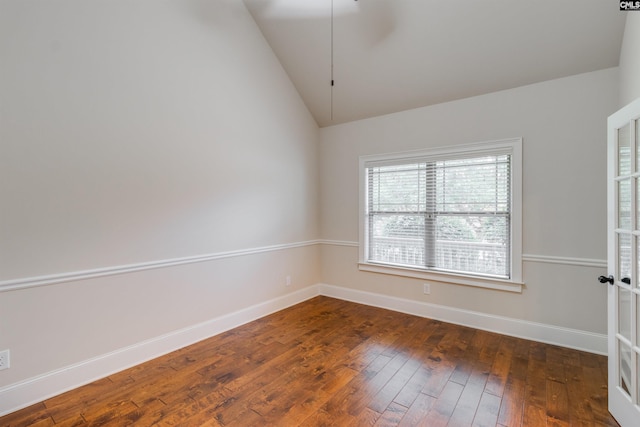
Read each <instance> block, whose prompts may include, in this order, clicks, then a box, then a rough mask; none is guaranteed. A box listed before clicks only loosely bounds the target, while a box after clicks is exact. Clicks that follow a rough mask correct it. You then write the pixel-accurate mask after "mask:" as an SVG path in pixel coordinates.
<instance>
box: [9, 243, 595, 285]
mask: <svg viewBox="0 0 640 427" xmlns="http://www.w3.org/2000/svg"><path fill="white" fill-rule="evenodd" d="M312 245H329V246H343V247H354V248H357V247H359V246H360V244H359V242H353V241H348V240H328V239H318V240H307V241H303V242H295V243H287V244H282V245H272V246H263V247H258V248H250V249H241V250H236V251H228V252H216V253H211V254H205V255H195V256H190V257H183V258H171V259H164V260H159V261H150V262H143V263H137V264H127V265H118V266H112V267H104V268H96V269H92V270H81V271H71V272H66V273H59V274H50V275H46V276H36V277H24V278H20V279H11V280H4V281H0V292H6V291H13V290H18V289H27V288H33V287H37V286H47V285H53V284H56V283H65V282H73V281H78V280H85V279H93V278H96V277H104V276H113V275H117V274H124V273H134V272H136V271H144V270H151V269H155V268H166V267H172V266H176V265H183V264H193V263H196V262H207V261H214V260H218V259H224V258H233V257H239V256H246V255H254V254H259V253H264V252H274V251H280V250H284V249H293V248H300V247H305V246H312ZM522 261H524V262H541V263H549V264H564V265H575V266H582V267H597V268H606V267H607V262H606V260H599V259H588V258H568V257H556V256H545V255H531V254H523V255H522ZM434 280H435V279H434ZM516 292H517V291H516Z"/></svg>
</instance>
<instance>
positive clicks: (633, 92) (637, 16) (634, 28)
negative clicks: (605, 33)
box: [620, 12, 640, 106]
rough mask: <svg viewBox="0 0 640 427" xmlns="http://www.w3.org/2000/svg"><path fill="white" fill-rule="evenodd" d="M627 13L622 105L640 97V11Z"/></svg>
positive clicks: (623, 48) (621, 74)
mask: <svg viewBox="0 0 640 427" xmlns="http://www.w3.org/2000/svg"><path fill="white" fill-rule="evenodd" d="M626 13H627V22H626V25H625V27H624V38H623V40H622V48H621V49H620V106H624V105H627V104H628V103H630V102H631V101H633V100H635V99H637V98H640V13H634V12H626Z"/></svg>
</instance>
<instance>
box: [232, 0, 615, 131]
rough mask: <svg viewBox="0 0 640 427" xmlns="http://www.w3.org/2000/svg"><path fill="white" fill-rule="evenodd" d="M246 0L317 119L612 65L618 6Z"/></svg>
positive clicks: (548, 1) (551, 1)
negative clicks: (332, 80)
mask: <svg viewBox="0 0 640 427" xmlns="http://www.w3.org/2000/svg"><path fill="white" fill-rule="evenodd" d="M244 2H245V4H246V5H247V7H248V9H249V11H250V13H251V14H252V16H253V17H254V19H255V21H256V22H257V24H258V26H259V27H260V29H261V31H262V33H263V34H264V36H265V38H266V40H267V42H268V43H269V45H270V46H271V48H272V49H273V51H274V52H275V54H276V55H277V57H278V58H279V60H280V62H281V63H282V66H283V67H284V69H285V70H286V72H287V73H288V75H289V77H290V78H291V80H292V82H293V84H294V85H295V86H296V88H297V89H298V91H299V93H300V95H301V96H302V98H303V100H304V102H305V103H306V105H307V107H308V108H309V110H310V111H311V113H312V114H313V116H314V117H315V119H316V121H317V122H318V124H319V125H320V126H329V125H332V124H338V123H343V122H348V121H352V120H357V119H362V118H366V117H373V116H377V115H381V114H387V113H392V112H397V111H402V110H407V109H410V108H415V107H421V106H426V105H432V104H437V103H441V102H446V101H451V100H455V99H461V98H466V97H469V96H475V95H481V94H485V93H489V92H495V91H499V90H503V89H509V88H513V87H517V86H522V85H527V84H531V83H536V82H540V81H544V80H550V79H555V78H560V77H565V76H569V75H573V74H580V73H584V72H589V71H595V70H599V69H604V68H608V67H614V66H617V65H618V58H619V54H620V46H621V43H622V36H623V32H624V23H625V18H626V13H627V12H620V11H619V7H618V2H616V1H614V0H581V1H575V0H528V1H525V0H466V1H460V0H457V1H453V0H244ZM332 8H333V13H332ZM332 27H333V28H332ZM332 39H333V42H332ZM332 51H333V52H332ZM332 63H333V79H334V86H333V87H331V83H330V82H331V78H332Z"/></svg>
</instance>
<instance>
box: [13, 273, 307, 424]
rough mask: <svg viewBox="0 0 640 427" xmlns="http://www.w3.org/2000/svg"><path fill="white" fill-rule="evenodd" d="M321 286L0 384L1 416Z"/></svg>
mask: <svg viewBox="0 0 640 427" xmlns="http://www.w3.org/2000/svg"><path fill="white" fill-rule="evenodd" d="M318 289H319V288H318V286H317V285H314V286H309V287H307V288H304V289H301V290H298V291H295V292H292V293H290V294H287V295H284V296H281V297H278V298H274V299H272V300H269V301H265V302H263V303H260V304H256V305H253V306H251V307H247V308H244V309H242V310H238V311H236V312H233V313H229V314H226V315H223V316H220V317H216V318H214V319H211V320H208V321H206V322H203V323H199V324H196V325H193V326H189V327H187V328H184V329H180V330H178V331H174V332H170V333H168V334H165V335H161V336H159V337H155V338H151V339H149V340H146V341H143V342H140V343H137V344H134V345H131V346H129V347H125V348H121V349H118V350H115V351H112V352H110V353H107V354H103V355H100V356H97V357H94V358H92V359H89V360H85V361H82V362H79V363H76V364H74V365H71V366H67V367H64V368H61V369H57V370H55V371H51V372H47V373H45V374H43V375H40V376H37V377H35V378H31V379H28V380H25V381H21V382H19V383H16V384H12V385H9V386H7V387H3V388H0V416H3V415H6V414H8V413H11V412H14V411H17V410H18V409H22V408H26V407H27V406H29V405H32V404H34V403H37V402H41V401H43V400H46V399H48V398H50V397H53V396H56V395H58V394H60V393H64V392H65V391H68V390H72V389H74V388H77V387H80V386H82V385H85V384H88V383H90V382H93V381H95V380H97V379H100V378H104V377H107V376H109V375H111V374H113V373H115V372H119V371H122V370H124V369H127V368H129V367H131V366H135V365H138V364H140V363H144V362H146V361H148V360H151V359H154V358H156V357H159V356H162V355H164V354H167V353H170V352H172V351H175V350H178V349H180V348H183V347H186V346H188V345H191V344H194V343H196V342H198V341H202V340H204V339H207V338H210V337H212V336H214V335H218V334H220V333H222V332H225V331H228V330H230V329H233V328H236V327H238V326H241V325H243V324H245V323H248V322H251V321H253V320H256V319H259V318H261V317H264V316H267V315H269V314H271V313H274V312H276V311H279V310H282V309H285V308H287V307H290V306H292V305H295V304H298V303H301V302H303V301H305V300H308V299H310V298H313V297H315V296H317V295H318Z"/></svg>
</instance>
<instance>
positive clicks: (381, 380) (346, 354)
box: [0, 297, 617, 427]
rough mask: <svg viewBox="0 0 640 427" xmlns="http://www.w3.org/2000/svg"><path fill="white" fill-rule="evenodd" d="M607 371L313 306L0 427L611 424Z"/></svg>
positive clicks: (569, 358) (479, 336)
mask: <svg viewBox="0 0 640 427" xmlns="http://www.w3.org/2000/svg"><path fill="white" fill-rule="evenodd" d="M606 363H607V360H606V358H605V357H603V356H598V355H593V354H589V353H584V352H580V351H575V350H569V349H565V348H561V347H556V346H551V345H545V344H540V343H537V342H532V341H526V340H522V339H517V338H512V337H507V336H502V335H498V334H494V333H490V332H485V331H480V330H476V329H471V328H466V327H461V326H456V325H451V324H447V323H443V322H439V321H434V320H429V319H423V318H420V317H416V316H411V315H407V314H402V313H397V312H392V311H388V310H383V309H378V308H374V307H369V306H365V305H360V304H354V303H351V302H346V301H341V300H336V299H332V298H327V297H316V298H313V299H311V300H309V301H306V302H304V303H301V304H298V305H296V306H294V307H291V308H288V309H286V310H282V311H280V312H277V313H275V314H273V315H270V316H267V317H264V318H262V319H259V320H257V321H255V322H251V323H249V324H246V325H244V326H241V327H239V328H236V329H233V330H231V331H228V332H226V333H223V334H220V335H218V336H216V337H213V338H210V339H207V340H205V341H202V342H200V343H197V344H195V345H192V346H190V347H187V348H184V349H181V350H178V351H176V352H173V353H171V354H168V355H166V356H163V357H160V358H158V359H154V360H152V361H150V362H147V363H144V364H142V365H139V366H136V367H133V368H131V369H128V370H126V371H123V372H120V373H117V374H114V375H111V376H109V377H108V378H104V379H102V380H99V381H96V382H94V383H91V384H88V385H86V386H84V387H80V388H78V389H76V390H73V391H70V392H68V393H64V394H62V395H59V396H56V397H54V398H51V399H48V400H46V401H44V402H41V403H38V404H36V405H33V406H31V407H29V408H25V409H23V410H20V411H17V412H15V413H13V414H9V415H7V416H4V417H1V418H0V426H52V425H56V426H83V425H93V426H124V425H136V426H150V425H158V426H176V425H179V426H242V427H245V426H267V425H271V426H445V425H450V426H506V427H515V426H547V425H548V426H617V424H616V422H615V421H614V420H613V418H612V417H611V416H610V414H609V413H608V411H607V366H606Z"/></svg>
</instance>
